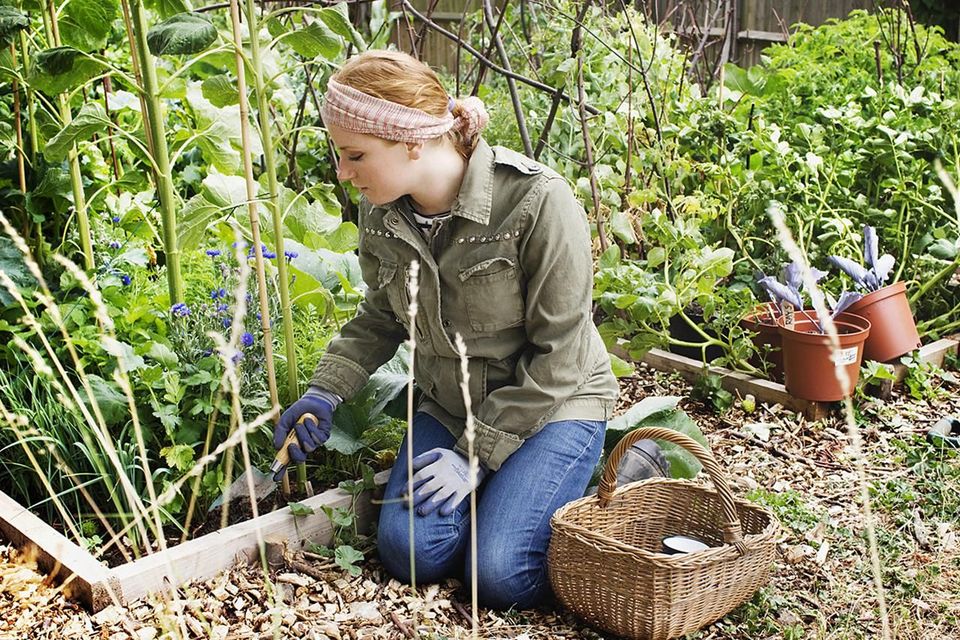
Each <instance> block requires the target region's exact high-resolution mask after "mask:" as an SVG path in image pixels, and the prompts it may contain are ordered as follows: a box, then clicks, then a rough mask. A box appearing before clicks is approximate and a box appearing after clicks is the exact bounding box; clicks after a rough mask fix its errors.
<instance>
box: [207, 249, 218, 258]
mask: <svg viewBox="0 0 960 640" xmlns="http://www.w3.org/2000/svg"><path fill="white" fill-rule="evenodd" d="M207 255H208V256H210V257H211V258H216V257H217V256H218V255H220V249H207Z"/></svg>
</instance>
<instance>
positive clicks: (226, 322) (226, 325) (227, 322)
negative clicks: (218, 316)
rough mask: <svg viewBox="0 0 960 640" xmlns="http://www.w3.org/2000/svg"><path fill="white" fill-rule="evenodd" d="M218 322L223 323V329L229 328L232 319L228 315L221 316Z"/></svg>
mask: <svg viewBox="0 0 960 640" xmlns="http://www.w3.org/2000/svg"><path fill="white" fill-rule="evenodd" d="M220 324H222V325H223V328H224V329H229V328H230V325H232V324H233V319H232V318H229V317H226V318H223V319H222V320H220Z"/></svg>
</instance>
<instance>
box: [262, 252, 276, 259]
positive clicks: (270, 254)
mask: <svg viewBox="0 0 960 640" xmlns="http://www.w3.org/2000/svg"><path fill="white" fill-rule="evenodd" d="M263 257H264V258H266V259H267V260H273V259H274V258H276V257H277V254H275V253H274V252H273V251H264V252H263Z"/></svg>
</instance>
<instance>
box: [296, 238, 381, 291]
mask: <svg viewBox="0 0 960 640" xmlns="http://www.w3.org/2000/svg"><path fill="white" fill-rule="evenodd" d="M285 245H286V249H287V250H288V251H296V252H297V254H299V255H298V257H297V261H296V262H297V268H298V269H300V270H301V271H303V272H304V273H308V274H310V276H312V277H313V278H314V279H315V280H316V281H318V282H320V283H321V284H322V285H323V286H324V287H326V288H327V289H329V290H331V291H335V290H337V288H338V285H341V284H342V281H341V277H342V279H343V281H346V282H347V283H349V284H350V285H351V286H352V287H354V288H356V287H360V286H362V284H361V283H362V282H363V277H362V275H361V273H360V261H359V260H358V259H357V256H356V255H354V254H353V253H336V252H333V251H329V250H327V249H316V250H312V249H308V248H307V247H306V246H305V245H302V244H300V243H299V242H295V241H293V240H288V241H287V242H286V243H285Z"/></svg>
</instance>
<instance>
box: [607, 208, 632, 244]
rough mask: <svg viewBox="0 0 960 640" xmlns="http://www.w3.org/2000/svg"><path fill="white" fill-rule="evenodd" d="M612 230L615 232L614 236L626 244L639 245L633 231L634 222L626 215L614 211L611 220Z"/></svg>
mask: <svg viewBox="0 0 960 640" xmlns="http://www.w3.org/2000/svg"><path fill="white" fill-rule="evenodd" d="M610 229H611V230H612V231H613V235H615V236H616V237H617V238H619V239H620V240H621V241H622V242H624V243H625V244H628V245H629V244H636V243H637V235H636V233H634V231H633V222H632V220H631V218H630V216H629V215H627V214H626V213H624V212H622V211H614V212H613V216H612V217H611V219H610Z"/></svg>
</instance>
